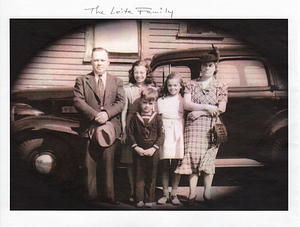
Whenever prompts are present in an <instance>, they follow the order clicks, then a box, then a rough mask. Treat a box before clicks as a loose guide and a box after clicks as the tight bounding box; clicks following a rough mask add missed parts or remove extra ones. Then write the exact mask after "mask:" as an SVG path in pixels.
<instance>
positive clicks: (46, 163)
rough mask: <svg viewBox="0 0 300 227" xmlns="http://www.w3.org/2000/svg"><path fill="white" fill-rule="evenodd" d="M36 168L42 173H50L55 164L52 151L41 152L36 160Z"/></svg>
mask: <svg viewBox="0 0 300 227" xmlns="http://www.w3.org/2000/svg"><path fill="white" fill-rule="evenodd" d="M34 166H35V168H36V170H37V171H38V172H40V173H42V174H49V173H50V172H51V171H52V170H53V168H54V166H55V158H54V157H53V156H52V155H51V154H50V153H42V154H39V155H38V156H37V157H36V158H35V161H34Z"/></svg>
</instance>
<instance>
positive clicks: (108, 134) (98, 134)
mask: <svg viewBox="0 0 300 227" xmlns="http://www.w3.org/2000/svg"><path fill="white" fill-rule="evenodd" d="M94 130H95V131H94V134H93V138H94V139H96V141H97V142H98V144H99V145H100V146H101V147H109V146H111V145H112V144H113V143H114V142H115V140H116V131H115V127H114V125H113V124H112V123H111V122H110V121H107V122H106V123H105V124H103V125H100V126H98V127H97V128H95V129H94Z"/></svg>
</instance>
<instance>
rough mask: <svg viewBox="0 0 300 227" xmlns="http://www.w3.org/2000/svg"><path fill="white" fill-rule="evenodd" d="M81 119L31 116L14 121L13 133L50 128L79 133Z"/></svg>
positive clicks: (74, 133)
mask: <svg viewBox="0 0 300 227" xmlns="http://www.w3.org/2000/svg"><path fill="white" fill-rule="evenodd" d="M78 128H79V121H78V120H74V119H69V118H63V117H56V116H43V115H41V116H29V117H25V118H22V119H20V120H18V121H15V122H13V124H12V125H11V134H12V135H13V134H16V133H18V132H21V131H32V132H35V131H40V130H50V131H57V132H64V133H68V134H73V135H78V132H77V129H78Z"/></svg>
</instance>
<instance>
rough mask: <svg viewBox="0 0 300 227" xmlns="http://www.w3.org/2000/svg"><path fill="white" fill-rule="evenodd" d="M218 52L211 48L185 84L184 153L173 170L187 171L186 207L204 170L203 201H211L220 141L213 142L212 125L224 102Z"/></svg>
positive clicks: (225, 90) (192, 203)
mask: <svg viewBox="0 0 300 227" xmlns="http://www.w3.org/2000/svg"><path fill="white" fill-rule="evenodd" d="M218 59H219V53H218V51H217V50H216V49H215V48H214V50H213V51H212V52H210V53H208V54H206V55H203V56H202V58H201V59H200V60H201V70H200V76H199V78H198V79H196V80H191V81H189V82H188V83H187V84H186V87H185V94H184V103H185V109H186V110H188V111H190V113H189V114H188V115H187V120H186V124H185V131H184V144H185V154H184V158H183V160H182V161H181V162H179V165H178V167H177V169H176V171H175V172H176V173H178V174H188V175H189V184H190V192H189V197H188V203H187V205H188V206H193V205H194V203H195V201H196V188H197V182H198V177H199V176H200V174H201V173H203V180H204V193H203V198H204V201H205V202H209V203H210V202H211V201H212V200H211V185H212V181H213V177H214V174H215V158H216V155H217V152H218V148H219V144H214V143H213V142H212V136H211V132H212V128H213V122H214V121H215V120H216V117H217V116H218V115H219V114H221V113H224V112H225V110H226V104H227V94H228V91H227V85H226V84H224V83H222V82H219V81H217V80H216V79H215V78H214V75H215V74H216V73H217V63H218Z"/></svg>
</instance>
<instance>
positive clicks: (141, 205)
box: [136, 201, 144, 208]
mask: <svg viewBox="0 0 300 227" xmlns="http://www.w3.org/2000/svg"><path fill="white" fill-rule="evenodd" d="M136 207H137V208H141V207H144V202H143V201H139V202H138V203H137V204H136Z"/></svg>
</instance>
